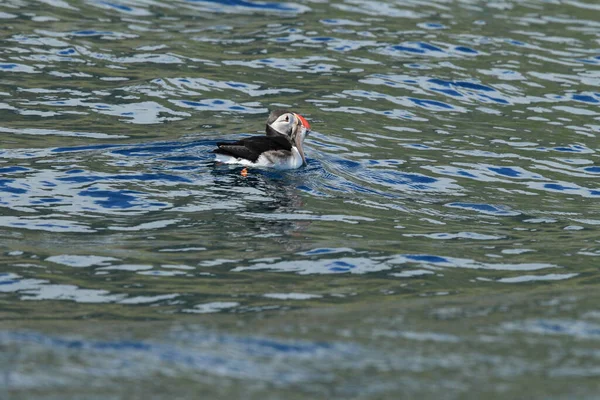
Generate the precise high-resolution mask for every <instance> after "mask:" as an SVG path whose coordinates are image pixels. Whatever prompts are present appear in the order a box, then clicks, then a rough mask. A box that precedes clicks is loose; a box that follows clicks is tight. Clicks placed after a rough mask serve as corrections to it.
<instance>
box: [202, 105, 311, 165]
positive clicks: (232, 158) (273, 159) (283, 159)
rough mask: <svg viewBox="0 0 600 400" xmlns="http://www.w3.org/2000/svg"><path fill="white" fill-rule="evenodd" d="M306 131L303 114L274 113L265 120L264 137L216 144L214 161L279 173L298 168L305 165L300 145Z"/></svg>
mask: <svg viewBox="0 0 600 400" xmlns="http://www.w3.org/2000/svg"><path fill="white" fill-rule="evenodd" d="M309 131H310V124H309V123H308V121H307V120H306V118H304V117H303V116H302V115H300V114H298V113H295V112H292V111H288V110H275V111H272V112H271V113H270V114H269V118H267V127H266V136H251V137H248V138H244V139H241V140H238V141H236V142H218V143H217V148H216V149H214V150H213V153H215V161H218V162H222V163H225V164H240V165H243V166H245V167H268V168H275V169H280V170H283V169H296V168H300V167H301V166H303V165H305V164H306V157H305V156H304V149H303V147H302V146H303V144H304V139H305V138H306V136H308V132H309ZM244 170H245V169H244Z"/></svg>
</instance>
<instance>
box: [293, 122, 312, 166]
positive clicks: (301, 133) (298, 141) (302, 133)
mask: <svg viewBox="0 0 600 400" xmlns="http://www.w3.org/2000/svg"><path fill="white" fill-rule="evenodd" d="M294 115H295V116H296V121H298V125H297V127H296V137H295V138H294V143H295V145H296V148H297V149H298V153H300V157H302V163H303V164H305V165H306V156H305V155H304V148H303V147H302V144H303V143H304V138H305V137H306V136H307V135H308V131H309V130H310V124H309V123H308V121H307V120H306V118H304V117H303V116H302V115H300V114H296V113H294ZM302 128H304V129H302Z"/></svg>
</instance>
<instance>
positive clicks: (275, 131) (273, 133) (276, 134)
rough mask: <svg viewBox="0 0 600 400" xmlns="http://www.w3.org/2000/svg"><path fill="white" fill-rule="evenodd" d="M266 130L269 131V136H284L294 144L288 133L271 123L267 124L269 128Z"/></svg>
mask: <svg viewBox="0 0 600 400" xmlns="http://www.w3.org/2000/svg"><path fill="white" fill-rule="evenodd" d="M265 131H266V133H267V136H283V137H284V138H286V139H287V140H289V142H290V143H292V144H294V143H293V142H292V139H291V138H290V137H289V136H288V135H286V134H285V133H281V132H279V131H277V130H275V129H274V128H273V127H272V126H271V125H267V128H266V129H265Z"/></svg>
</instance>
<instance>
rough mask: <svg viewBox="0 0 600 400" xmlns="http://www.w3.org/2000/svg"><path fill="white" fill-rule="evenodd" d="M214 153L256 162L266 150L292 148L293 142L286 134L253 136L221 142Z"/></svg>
mask: <svg viewBox="0 0 600 400" xmlns="http://www.w3.org/2000/svg"><path fill="white" fill-rule="evenodd" d="M217 146H218V148H216V149H214V150H213V153H217V154H223V155H226V156H231V157H237V158H245V159H246V160H250V161H252V162H256V160H258V157H260V155H261V154H262V153H264V152H265V151H271V150H288V151H290V150H292V144H291V143H290V141H289V140H288V139H287V138H286V137H285V136H252V137H249V138H246V139H242V140H238V141H237V142H229V143H228V142H220V143H217Z"/></svg>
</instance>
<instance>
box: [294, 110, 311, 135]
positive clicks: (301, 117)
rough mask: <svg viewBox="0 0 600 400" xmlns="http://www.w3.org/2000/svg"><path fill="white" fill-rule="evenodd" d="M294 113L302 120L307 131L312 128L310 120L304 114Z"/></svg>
mask: <svg viewBox="0 0 600 400" xmlns="http://www.w3.org/2000/svg"><path fill="white" fill-rule="evenodd" d="M294 115H295V116H296V117H297V118H298V119H299V120H300V123H301V124H302V125H303V126H304V127H305V128H306V130H307V131H309V130H310V124H309V123H308V121H307V120H306V118H304V117H303V116H302V115H300V114H295V113H294Z"/></svg>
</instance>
